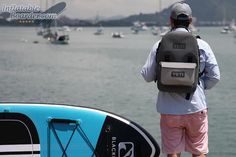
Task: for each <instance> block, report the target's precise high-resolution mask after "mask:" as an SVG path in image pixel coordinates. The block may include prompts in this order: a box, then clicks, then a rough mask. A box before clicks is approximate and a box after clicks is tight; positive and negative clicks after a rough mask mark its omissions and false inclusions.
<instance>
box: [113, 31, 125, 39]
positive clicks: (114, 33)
mask: <svg viewBox="0 0 236 157" xmlns="http://www.w3.org/2000/svg"><path fill="white" fill-rule="evenodd" d="M111 36H112V37H113V38H124V37H125V36H124V34H123V33H121V32H113V33H112V35H111Z"/></svg>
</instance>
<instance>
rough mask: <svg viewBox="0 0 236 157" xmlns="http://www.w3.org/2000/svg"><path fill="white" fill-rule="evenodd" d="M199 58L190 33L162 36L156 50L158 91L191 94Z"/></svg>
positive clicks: (196, 82)
mask: <svg viewBox="0 0 236 157" xmlns="http://www.w3.org/2000/svg"><path fill="white" fill-rule="evenodd" d="M199 58H200V57H199V49H198V44H197V39H196V37H195V36H193V35H192V34H191V33H190V32H183V31H171V32H168V33H167V34H166V35H164V36H163V38H162V40H161V42H160V44H159V47H158V49H157V58H156V60H157V86H158V89H159V90H160V91H165V92H175V93H188V94H189V93H193V92H194V91H195V90H196V87H197V84H198V78H199V62H200V61H199V60H200V59H199ZM188 97H189V96H188ZM186 99H187V98H186ZM188 99H189V98H188Z"/></svg>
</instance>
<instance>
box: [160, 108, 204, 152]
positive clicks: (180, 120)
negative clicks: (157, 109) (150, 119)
mask: <svg viewBox="0 0 236 157" xmlns="http://www.w3.org/2000/svg"><path fill="white" fill-rule="evenodd" d="M160 126H161V139H162V151H163V153H165V154H175V153H181V152H184V151H186V152H190V153H191V154H194V155H200V154H207V153H208V115H207V109H206V110H203V111H200V112H197V113H193V114H188V115H166V114H162V115H161V122H160Z"/></svg>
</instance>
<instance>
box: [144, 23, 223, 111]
mask: <svg viewBox="0 0 236 157" xmlns="http://www.w3.org/2000/svg"><path fill="white" fill-rule="evenodd" d="M174 31H187V30H186V29H183V28H177V29H176V30H174ZM197 42H198V46H199V50H200V72H204V73H203V75H202V76H201V77H200V84H198V85H197V88H196V90H195V92H194V93H193V94H192V95H191V97H190V100H186V98H185V97H186V93H183V94H179V93H169V92H162V91H159V92H158V97H157V102H156V106H157V111H158V112H159V113H161V114H171V115H185V114H191V113H195V112H199V111H202V110H204V109H206V108H207V102H206V95H205V90H208V89H211V88H212V87H213V86H215V85H216V84H217V82H218V81H219V80H220V70H219V66H218V64H217V61H216V58H215V55H214V53H213V51H212V49H211V47H210V46H209V45H208V43H207V42H205V41H204V40H202V39H197ZM159 43H160V41H158V42H156V43H155V44H154V46H153V47H152V49H151V52H150V53H149V56H148V58H147V60H146V63H145V64H144V66H143V67H142V70H141V74H142V76H143V78H144V79H145V80H146V81H147V82H152V81H155V80H156V78H157V75H158V74H157V69H156V68H157V63H156V50H157V48H158V45H159Z"/></svg>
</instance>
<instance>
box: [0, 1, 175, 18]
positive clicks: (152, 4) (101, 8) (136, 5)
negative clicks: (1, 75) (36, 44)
mask: <svg viewBox="0 0 236 157" xmlns="http://www.w3.org/2000/svg"><path fill="white" fill-rule="evenodd" d="M0 1H1V2H0V5H3V4H28V3H30V4H32V3H33V4H35V5H40V0H0ZM53 1H54V2H60V1H63V0H48V4H49V6H51V5H52V4H53ZM176 1H180V0H161V6H162V8H166V7H167V6H169V5H171V4H173V3H174V2H176ZM64 2H66V4H67V7H66V10H65V11H64V12H63V14H65V15H68V16H69V17H72V18H84V19H85V18H91V17H95V16H96V15H98V16H100V17H111V16H117V15H118V16H120V15H122V16H129V15H132V14H139V13H154V12H157V11H159V10H160V6H159V4H160V3H159V2H160V0H64ZM45 5H46V0H42V2H41V7H42V8H43V9H45Z"/></svg>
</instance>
